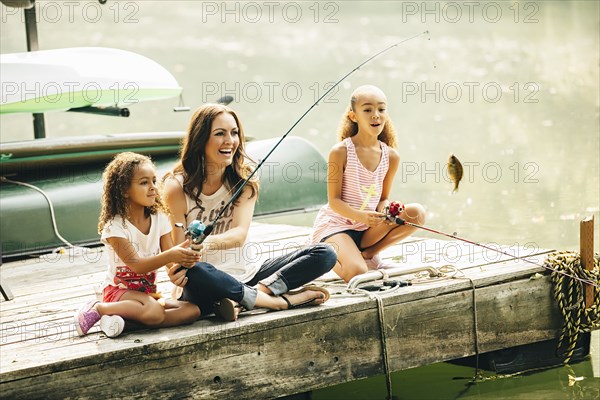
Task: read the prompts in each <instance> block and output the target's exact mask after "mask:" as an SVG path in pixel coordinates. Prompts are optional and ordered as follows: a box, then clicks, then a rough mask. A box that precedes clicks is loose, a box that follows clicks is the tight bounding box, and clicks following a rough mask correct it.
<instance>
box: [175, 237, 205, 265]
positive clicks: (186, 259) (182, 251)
mask: <svg viewBox="0 0 600 400" xmlns="http://www.w3.org/2000/svg"><path fill="white" fill-rule="evenodd" d="M189 246H190V239H186V240H185V241H184V242H182V243H180V244H178V245H177V246H174V247H171V248H170V249H169V250H167V252H168V253H169V260H170V262H173V263H177V264H181V265H183V266H189V267H191V266H192V265H194V264H195V263H197V262H198V261H200V259H201V254H200V253H198V252H197V251H194V250H192V249H190V248H189Z"/></svg>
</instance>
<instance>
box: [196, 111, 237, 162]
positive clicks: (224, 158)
mask: <svg viewBox="0 0 600 400" xmlns="http://www.w3.org/2000/svg"><path fill="white" fill-rule="evenodd" d="M209 135H210V136H209V138H208V141H207V142H206V147H205V149H204V156H205V160H206V163H207V165H211V164H212V165H215V166H216V167H221V168H225V167H227V166H229V165H231V164H232V163H233V156H234V155H235V153H236V151H237V149H238V147H239V145H240V133H239V128H238V125H237V123H236V121H235V118H234V117H233V115H231V114H230V113H228V112H222V113H220V114H219V115H217V116H216V117H215V119H213V121H212V124H211V128H210V134H209Z"/></svg>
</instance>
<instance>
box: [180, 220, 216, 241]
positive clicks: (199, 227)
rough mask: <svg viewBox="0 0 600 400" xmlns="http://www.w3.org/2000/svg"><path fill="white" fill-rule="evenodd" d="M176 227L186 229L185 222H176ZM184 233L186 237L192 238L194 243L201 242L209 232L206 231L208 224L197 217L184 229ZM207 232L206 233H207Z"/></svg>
mask: <svg viewBox="0 0 600 400" xmlns="http://www.w3.org/2000/svg"><path fill="white" fill-rule="evenodd" d="M175 226H176V227H178V228H181V229H184V227H183V224H181V223H179V222H178V223H176V224H175ZM183 232H184V235H185V237H186V238H189V239H191V241H192V243H194V244H200V243H202V242H203V241H204V239H205V238H206V236H207V235H208V233H207V232H206V225H204V224H203V223H202V222H201V221H198V220H197V219H195V220H193V221H192V222H190V224H189V225H188V227H187V229H184V231H183ZM205 233H206V234H205Z"/></svg>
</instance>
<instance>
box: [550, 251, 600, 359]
mask: <svg viewBox="0 0 600 400" xmlns="http://www.w3.org/2000/svg"><path fill="white" fill-rule="evenodd" d="M545 265H547V266H548V267H550V268H553V269H555V270H556V272H553V273H552V275H551V279H552V283H553V286H554V289H553V293H554V298H555V299H556V302H557V304H558V308H559V310H560V313H561V314H562V316H563V318H564V325H563V327H562V329H561V333H560V337H559V339H558V348H557V352H558V353H559V354H561V352H562V354H564V357H565V359H564V361H563V363H564V364H568V363H569V361H570V360H571V357H572V356H573V352H574V351H575V346H576V344H577V339H578V338H579V334H580V333H587V332H591V331H592V330H594V329H598V328H600V291H599V290H598V289H597V288H593V289H594V294H593V303H592V305H591V307H586V301H585V297H586V293H585V292H586V288H585V285H584V284H583V283H582V282H581V281H579V280H577V279H573V278H570V277H567V276H565V275H564V274H562V273H560V272H559V271H562V272H567V273H568V274H569V275H572V276H575V277H580V278H585V279H586V280H589V281H591V282H595V283H598V282H600V261H599V256H598V254H596V256H595V257H594V268H593V269H592V270H587V269H585V268H584V267H583V266H582V265H581V257H580V256H579V254H578V253H576V252H568V251H566V252H555V253H551V254H549V255H548V257H547V258H546V261H545Z"/></svg>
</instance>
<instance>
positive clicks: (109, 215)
mask: <svg viewBox="0 0 600 400" xmlns="http://www.w3.org/2000/svg"><path fill="white" fill-rule="evenodd" d="M145 163H150V164H152V165H154V164H153V163H152V160H151V159H150V157H146V156H143V155H141V154H137V153H132V152H125V153H119V154H117V155H116V156H115V158H113V160H112V161H111V162H110V163H109V164H108V165H107V166H106V169H104V173H103V174H102V181H103V182H104V188H103V191H102V204H101V210H100V219H99V221H98V233H100V234H102V229H104V226H105V225H106V223H107V222H108V221H110V220H111V219H113V218H114V217H116V216H117V215H120V216H121V217H122V218H123V221H125V220H126V219H129V200H128V198H127V197H125V195H126V194H127V191H128V190H129V187H130V186H131V180H132V179H133V175H134V174H135V171H136V169H137V168H138V166H140V165H142V164H145ZM157 191H158V188H157ZM159 210H161V211H165V210H166V208H165V206H164V204H163V202H162V198H161V196H160V193H159V192H157V195H156V201H155V202H154V204H153V205H152V206H151V207H144V211H145V213H146V216H149V215H150V214H156V213H157V212H158V211H159Z"/></svg>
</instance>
